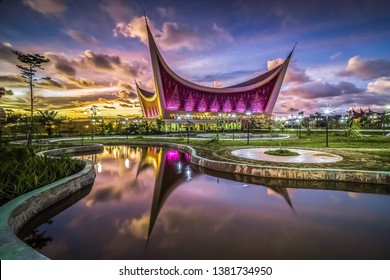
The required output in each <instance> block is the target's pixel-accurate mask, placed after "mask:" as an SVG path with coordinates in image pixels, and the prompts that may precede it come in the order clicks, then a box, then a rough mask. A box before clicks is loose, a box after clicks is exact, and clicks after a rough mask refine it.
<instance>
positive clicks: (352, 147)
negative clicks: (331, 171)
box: [84, 132, 390, 171]
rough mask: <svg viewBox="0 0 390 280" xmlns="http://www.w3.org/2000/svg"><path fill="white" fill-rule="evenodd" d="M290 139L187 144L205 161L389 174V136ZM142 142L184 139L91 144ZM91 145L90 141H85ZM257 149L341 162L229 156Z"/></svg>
mask: <svg viewBox="0 0 390 280" xmlns="http://www.w3.org/2000/svg"><path fill="white" fill-rule="evenodd" d="M291 137H292V138H290V139H285V140H250V144H249V145H247V144H246V140H240V141H233V140H219V141H216V140H193V139H191V140H190V143H189V145H190V146H191V147H193V148H195V149H196V150H197V153H198V154H199V155H200V156H202V157H205V158H209V159H214V160H221V161H229V162H239V163H247V164H255V165H267V166H288V167H303V168H306V167H307V168H342V169H352V170H376V171H390V137H385V136H381V135H373V136H364V137H362V138H358V139H356V140H355V139H354V140H351V141H350V142H348V140H347V138H346V137H345V136H338V135H335V133H332V132H330V133H329V147H325V134H316V133H313V134H311V135H309V136H307V135H305V134H304V133H303V135H302V137H301V138H300V139H298V138H297V137H296V135H294V134H292V135H291ZM138 141H144V142H154V143H156V142H159V143H160V142H170V143H180V144H186V143H187V139H186V138H172V139H157V140H156V138H154V139H153V138H152V137H151V138H148V137H137V138H134V139H128V140H126V139H107V140H101V139H96V140H95V141H92V142H97V143H103V144H104V143H116V142H117V143H124V142H129V143H137V142H138ZM84 142H91V140H84ZM256 147H274V148H282V149H286V148H299V149H310V150H318V151H325V152H328V153H333V154H337V155H340V156H342V157H343V158H344V160H342V161H339V162H334V163H321V164H293V163H277V162H265V161H260V160H251V159H243V158H239V157H235V156H233V155H232V154H231V151H232V150H235V149H243V148H256Z"/></svg>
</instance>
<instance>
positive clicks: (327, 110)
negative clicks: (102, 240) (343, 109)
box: [321, 106, 334, 147]
mask: <svg viewBox="0 0 390 280" xmlns="http://www.w3.org/2000/svg"><path fill="white" fill-rule="evenodd" d="M321 111H322V114H323V115H324V116H325V121H326V127H325V134H326V147H329V116H330V115H331V114H332V112H333V111H334V109H333V108H332V107H329V106H327V107H324V108H321Z"/></svg>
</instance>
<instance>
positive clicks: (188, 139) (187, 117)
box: [186, 114, 191, 144]
mask: <svg viewBox="0 0 390 280" xmlns="http://www.w3.org/2000/svg"><path fill="white" fill-rule="evenodd" d="M190 117H191V115H190V114H186V120H187V125H186V130H187V144H189V143H190V127H189V126H190V121H189V118H190Z"/></svg>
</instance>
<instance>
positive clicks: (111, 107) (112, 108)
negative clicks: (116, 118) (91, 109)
mask: <svg viewBox="0 0 390 280" xmlns="http://www.w3.org/2000/svg"><path fill="white" fill-rule="evenodd" d="M103 108H105V109H110V110H116V107H114V106H107V105H104V106H103Z"/></svg>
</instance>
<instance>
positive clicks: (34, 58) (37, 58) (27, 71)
mask: <svg viewBox="0 0 390 280" xmlns="http://www.w3.org/2000/svg"><path fill="white" fill-rule="evenodd" d="M12 52H13V53H14V54H16V55H17V58H18V60H19V61H20V62H21V63H22V64H17V65H16V66H17V67H18V68H19V69H20V73H21V76H22V77H23V78H25V79H27V81H28V83H29V86H30V110H31V117H30V126H29V128H28V132H27V146H28V147H31V142H32V133H33V131H32V130H33V116H34V95H33V81H34V77H35V73H36V72H37V69H42V70H44V69H43V67H42V64H45V63H48V62H49V61H50V60H49V59H47V58H46V57H44V56H43V55H40V54H30V53H26V54H25V53H22V52H19V51H12ZM43 79H50V78H43Z"/></svg>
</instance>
